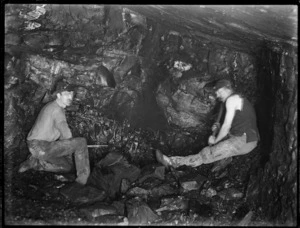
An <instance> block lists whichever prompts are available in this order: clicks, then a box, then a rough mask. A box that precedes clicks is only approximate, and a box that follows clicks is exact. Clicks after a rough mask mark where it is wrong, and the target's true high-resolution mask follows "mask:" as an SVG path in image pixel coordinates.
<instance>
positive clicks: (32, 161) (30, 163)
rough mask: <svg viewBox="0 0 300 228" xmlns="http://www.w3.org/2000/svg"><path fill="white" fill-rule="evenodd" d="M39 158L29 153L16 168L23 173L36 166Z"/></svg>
mask: <svg viewBox="0 0 300 228" xmlns="http://www.w3.org/2000/svg"><path fill="white" fill-rule="evenodd" d="M38 161H39V160H38V159H37V158H35V157H33V156H32V155H29V157H28V158H27V160H26V161H24V162H23V163H22V164H21V165H20V168H19V170H18V172H19V173H23V172H25V171H27V170H29V169H34V168H36V167H37V166H38V163H39V162H38Z"/></svg>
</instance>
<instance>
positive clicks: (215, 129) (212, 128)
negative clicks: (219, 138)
mask: <svg viewBox="0 0 300 228" xmlns="http://www.w3.org/2000/svg"><path fill="white" fill-rule="evenodd" d="M219 129H220V123H214V124H213V125H212V127H211V130H212V132H217V131H218V130H219Z"/></svg>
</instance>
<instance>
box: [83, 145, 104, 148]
mask: <svg viewBox="0 0 300 228" xmlns="http://www.w3.org/2000/svg"><path fill="white" fill-rule="evenodd" d="M107 146H108V145H87V147H88V148H99V147H107Z"/></svg>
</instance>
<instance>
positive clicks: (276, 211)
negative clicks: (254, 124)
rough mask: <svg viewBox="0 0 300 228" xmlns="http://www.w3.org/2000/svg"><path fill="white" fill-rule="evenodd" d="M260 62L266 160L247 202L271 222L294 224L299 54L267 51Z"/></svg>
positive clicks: (260, 108) (260, 114) (254, 177)
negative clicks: (257, 208)
mask: <svg viewBox="0 0 300 228" xmlns="http://www.w3.org/2000/svg"><path fill="white" fill-rule="evenodd" d="M258 62H260V64H259V65H258V72H259V75H258V80H259V81H258V82H259V83H258V89H259V92H260V95H261V97H260V98H259V102H258V105H257V110H258V114H257V115H258V120H259V123H260V126H259V128H260V132H261V151H260V152H261V153H262V159H261V167H260V168H258V169H257V170H256V172H255V173H253V174H252V175H251V176H250V181H249V184H248V189H247V199H248V201H249V203H250V204H252V205H255V206H256V207H259V209H260V210H261V213H262V214H264V215H266V216H267V218H269V220H270V221H276V222H277V223H278V224H289V225H292V224H295V223H294V222H295V221H296V217H297V203H296V198H297V161H298V158H297V157H298V154H297V148H298V141H297V120H298V118H297V102H298V96H297V87H298V68H297V54H296V53H295V52H294V51H293V50H291V51H290V52H282V53H278V52H275V51H273V50H271V49H268V48H264V49H262V50H261V51H260V55H259V57H258Z"/></svg>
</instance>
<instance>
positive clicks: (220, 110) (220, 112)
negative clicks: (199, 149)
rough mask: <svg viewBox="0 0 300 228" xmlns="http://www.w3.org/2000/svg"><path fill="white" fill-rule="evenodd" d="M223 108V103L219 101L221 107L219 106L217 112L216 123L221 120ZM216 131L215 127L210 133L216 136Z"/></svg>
mask: <svg viewBox="0 0 300 228" xmlns="http://www.w3.org/2000/svg"><path fill="white" fill-rule="evenodd" d="M223 109H224V104H223V103H221V107H220V109H219V113H218V117H217V120H216V123H220V120H221V117H222V114H223ZM217 131H218V129H217V128H216V129H215V130H214V131H213V133H212V135H213V136H216V134H217Z"/></svg>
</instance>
